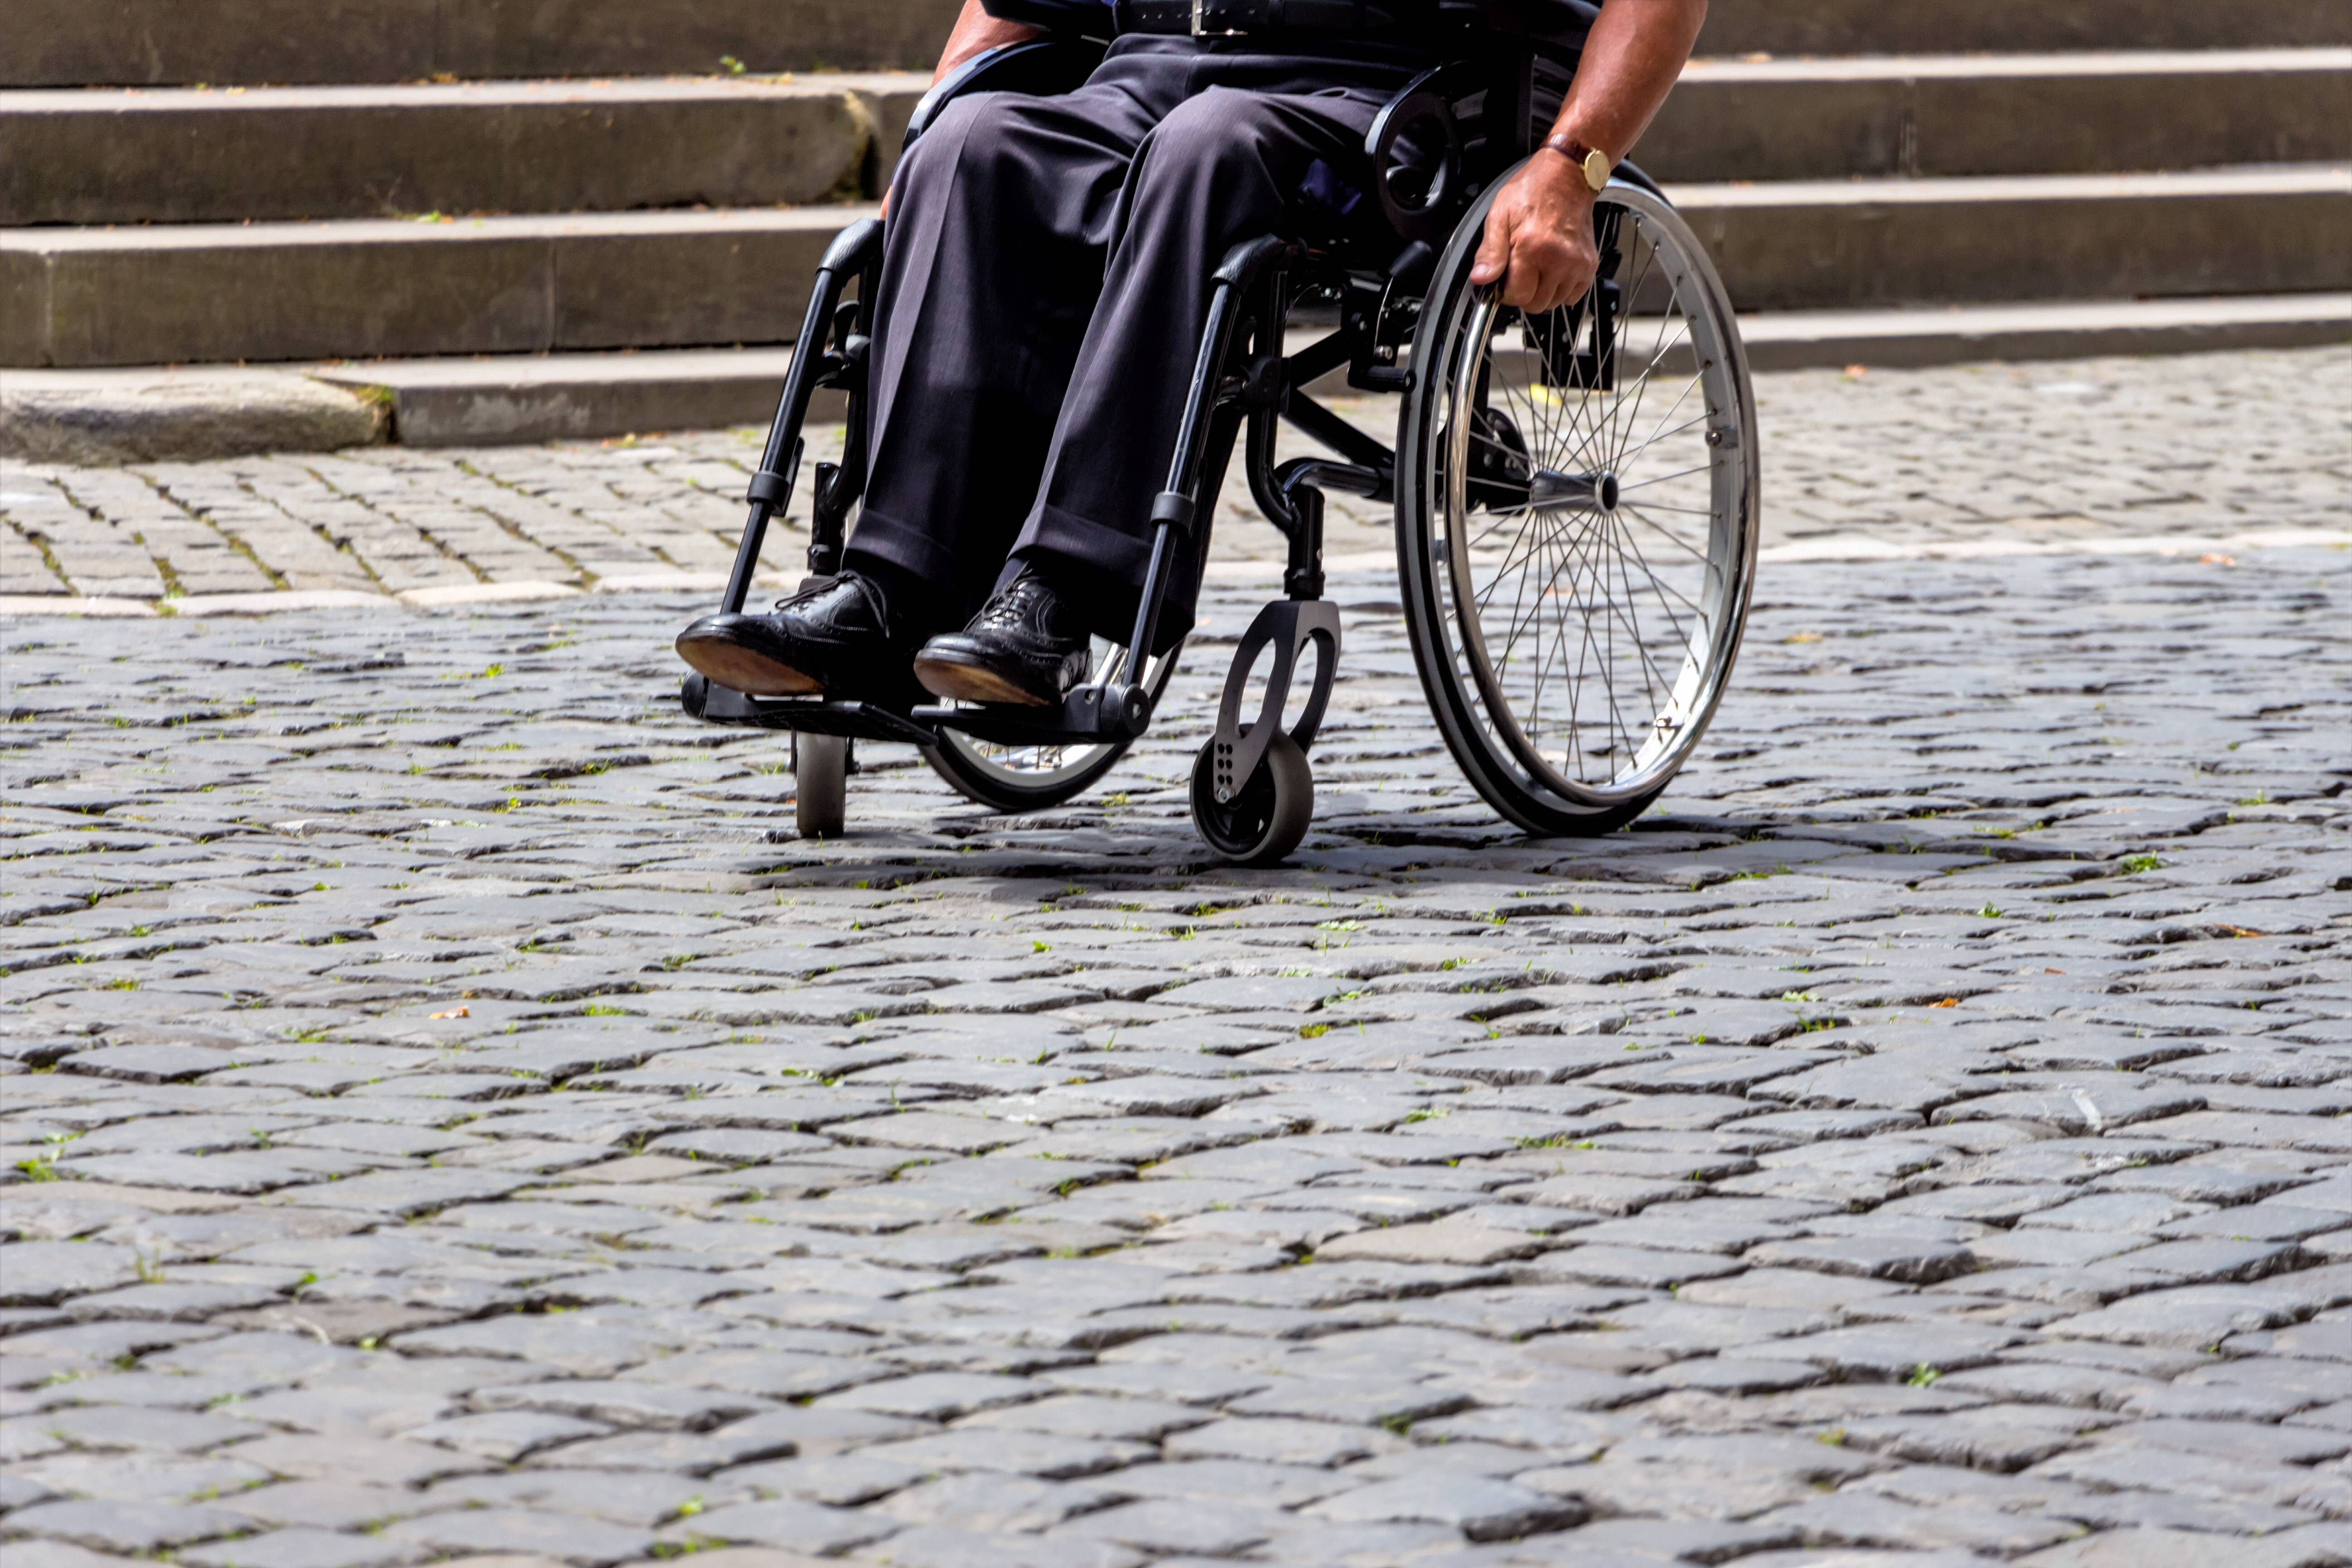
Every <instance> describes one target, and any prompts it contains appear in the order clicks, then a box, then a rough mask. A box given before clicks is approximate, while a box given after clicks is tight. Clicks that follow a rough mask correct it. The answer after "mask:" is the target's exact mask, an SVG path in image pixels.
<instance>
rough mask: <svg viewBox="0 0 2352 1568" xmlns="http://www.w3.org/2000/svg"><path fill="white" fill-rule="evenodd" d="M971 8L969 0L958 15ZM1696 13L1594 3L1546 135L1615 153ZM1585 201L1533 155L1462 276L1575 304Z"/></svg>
mask: <svg viewBox="0 0 2352 1568" xmlns="http://www.w3.org/2000/svg"><path fill="white" fill-rule="evenodd" d="M978 5H979V0H971V4H970V5H967V7H966V11H965V14H966V15H967V16H969V15H970V14H971V11H972V10H975V9H977V7H978ZM1705 19H1706V0H1602V5H1601V19H1600V20H1599V21H1597V22H1595V23H1593V24H1592V34H1591V37H1589V38H1587V39H1586V40H1585V44H1584V58H1583V60H1582V61H1581V63H1580V64H1579V65H1578V67H1577V70H1576V80H1575V82H1574V83H1573V84H1571V85H1570V88H1569V92H1568V98H1567V100H1565V101H1564V102H1562V103H1561V104H1560V106H1559V119H1558V120H1555V121H1553V122H1552V128H1551V133H1552V134H1553V135H1556V136H1563V137H1565V138H1567V139H1568V140H1570V141H1573V142H1582V143H1583V144H1584V145H1585V146H1587V147H1592V148H1597V149H1599V150H1600V151H1601V153H1604V154H1605V155H1606V156H1607V157H1608V158H1609V159H1610V161H1611V162H1612V163H1614V162H1615V161H1617V160H1618V159H1621V158H1622V157H1624V156H1625V154H1626V153H1627V152H1629V151H1631V150H1632V148H1633V143H1634V142H1637V141H1639V140H1640V139H1641V135H1642V132H1643V131H1645V130H1647V129H1648V128H1649V124H1650V120H1651V117H1652V116H1654V115H1655V114H1656V113H1657V112H1658V106H1659V105H1660V104H1662V103H1664V102H1665V100H1666V93H1667V90H1668V89H1671V88H1672V87H1673V86H1674V85H1675V78H1676V77H1678V76H1680V75H1681V74H1682V68H1683V65H1684V63H1685V61H1687V60H1688V59H1689V58H1690V52H1691V45H1692V44H1693V43H1694V42H1696V40H1697V38H1698V26H1699V24H1700V23H1701V22H1702V21H1704V20H1705ZM958 31H959V32H961V28H959V29H958ZM1594 197H1595V192H1594V191H1593V189H1592V187H1591V186H1590V185H1588V184H1585V180H1584V174H1583V171H1582V170H1580V169H1579V168H1578V167H1577V166H1576V164H1574V163H1571V162H1570V160H1569V159H1568V157H1567V156H1566V155H1565V154H1563V153H1559V152H1557V151H1553V150H1549V149H1547V150H1540V151H1538V153H1536V155H1535V157H1534V158H1533V159H1531V160H1530V161H1529V162H1528V165H1527V167H1526V168H1524V169H1521V170H1520V171H1519V172H1518V173H1517V174H1515V175H1513V176H1512V177H1511V178H1510V179H1508V180H1507V181H1505V182H1504V184H1503V187H1502V189H1501V190H1499V191H1497V192H1496V194H1495V205H1494V206H1493V207H1492V208H1491V209H1490V210H1489V211H1488V212H1487V214H1486V237H1485V238H1484V239H1483V241H1482V242H1481V243H1480V245H1479V247H1478V258H1477V261H1476V263H1475V265H1474V266H1473V267H1472V268H1470V280H1471V281H1472V282H1474V283H1492V282H1494V281H1495V280H1496V279H1498V278H1499V279H1502V280H1503V300H1504V302H1505V303H1507V304H1512V305H1517V306H1519V307H1520V308H1521V309H1523V310H1530V311H1542V310H1553V309H1556V308H1557V307H1559V306H1561V305H1565V304H1567V303H1568V302H1569V301H1570V300H1575V299H1578V298H1580V297H1581V296H1582V295H1583V293H1584V291H1585V290H1586V289H1590V288H1591V287H1592V275H1593V273H1594V271H1595V270H1596V269H1597V268H1599V266H1600V256H1599V253H1598V251H1597V249H1596V247H1595V245H1594V242H1593V237H1592V204H1593V200H1594Z"/></svg>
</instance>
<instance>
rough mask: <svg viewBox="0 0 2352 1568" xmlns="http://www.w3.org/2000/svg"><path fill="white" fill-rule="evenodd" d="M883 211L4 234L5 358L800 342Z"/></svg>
mask: <svg viewBox="0 0 2352 1568" xmlns="http://www.w3.org/2000/svg"><path fill="white" fill-rule="evenodd" d="M873 211H874V209H873V208H872V207H871V206H824V207H798V208H782V209H764V208H753V209H749V210H746V209H742V208H730V209H724V210H719V211H713V212H652V213H589V214H581V215H576V216H552V217H551V216H533V217H488V218H466V219H458V220H454V221H445V222H439V223H403V222H397V221H392V220H386V219H353V220H348V221H341V222H334V223H270V224H260V223H257V224H184V225H173V226H158V227H152V228H121V229H95V228H74V229H12V230H6V231H0V364H10V365H41V364H51V365H106V364H149V363H194V362H198V361H205V360H309V359H321V358H328V357H332V356H339V355H366V356H370V357H373V356H378V355H392V354H447V353H543V352H546V351H549V350H559V349H607V348H639V347H670V346H696V347H701V346H709V345H711V344H736V343H772V342H783V341H788V340H789V339H790V338H791V337H792V336H793V333H794V332H795V331H798V329H799V326H800V319H801V312H802V310H804V309H805V308H806V306H807V303H808V289H809V282H810V279H811V277H812V275H813V274H814V272H815V270H816V264H817V260H818V258H820V257H821V256H823V255H824V247H825V246H826V245H827V244H829V243H830V242H831V241H832V239H833V237H834V236H835V235H836V234H837V233H839V232H840V230H841V228H842V226H844V225H845V224H846V223H848V222H850V221H851V220H852V219H854V218H857V217H861V216H871V215H872V213H873Z"/></svg>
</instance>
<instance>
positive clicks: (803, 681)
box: [677, 638, 824, 697]
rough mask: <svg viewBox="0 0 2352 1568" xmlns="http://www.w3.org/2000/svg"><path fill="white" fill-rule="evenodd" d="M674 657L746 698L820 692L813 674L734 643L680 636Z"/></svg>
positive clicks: (805, 694) (791, 695)
mask: <svg viewBox="0 0 2352 1568" xmlns="http://www.w3.org/2000/svg"><path fill="white" fill-rule="evenodd" d="M677 657H678V658H682V659H684V660H686V662H687V663H688V664H690V665H692V666H693V667H694V668H696V669H698V670H699V671H701V673H702V674H704V675H705V676H708V677H709V679H710V680H711V681H712V682H713V683H714V684H717V685H719V686H723V687H725V688H727V689H728V690H730V691H740V692H741V693H743V695H744V696H746V697H817V696H822V695H823V694H824V687H823V686H821V685H819V684H818V683H817V681H816V680H815V679H814V678H813V677H811V676H808V675H806V674H803V672H802V671H800V670H797V669H794V668H793V667H792V666H790V665H788V664H780V663H778V662H777V661H776V660H774V659H772V658H768V657H767V656H766V655H765V654H760V653H754V652H752V651H751V649H750V648H748V647H740V646H739V645H737V644H735V643H729V642H719V641H717V640H715V639H714V640H710V641H703V640H701V639H697V640H696V641H693V642H688V641H686V640H685V639H684V638H680V639H679V640H678V644H677Z"/></svg>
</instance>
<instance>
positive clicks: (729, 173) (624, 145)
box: [0, 48, 2352, 225]
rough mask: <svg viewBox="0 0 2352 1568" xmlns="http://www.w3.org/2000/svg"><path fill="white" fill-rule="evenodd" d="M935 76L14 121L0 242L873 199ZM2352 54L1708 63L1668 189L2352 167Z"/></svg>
mask: <svg viewBox="0 0 2352 1568" xmlns="http://www.w3.org/2000/svg"><path fill="white" fill-rule="evenodd" d="M927 80H928V79H927V78H925V77H923V76H921V75H919V74H915V73H907V72H895V73H870V74H864V75H847V74H841V75H833V74H826V75H818V76H811V77H800V78H794V79H759V78H751V77H744V78H717V79H713V78H694V77H686V78H646V79H623V80H616V81H593V82H574V81H530V82H484V83H461V84H452V85H435V84H423V85H415V84H412V85H407V86H398V87H383V86H358V87H301V88H256V89H250V90H245V89H239V90H233V91H231V90H206V91H203V92H198V91H196V90H194V89H161V90H139V89H125V90H99V91H89V90H84V91H73V92H66V91H28V92H21V93H14V94H9V95H7V96H6V97H5V100H0V225H27V224H59V223H79V224H106V223H219V222H235V221H240V220H246V219H251V220H256V221H280V220H289V219H301V218H340V217H374V216H394V215H398V214H405V213H423V212H435V213H512V212H542V213H545V212H593V211H606V212H611V211H625V210H630V209H635V208H646V207H667V206H690V205H698V204H699V205H709V206H713V207H730V206H760V205H781V204H792V203H801V202H809V201H814V200H818V199H821V198H823V197H825V196H827V195H832V194H834V193H835V192H843V191H845V192H846V193H848V194H851V195H865V196H869V197H870V196H876V195H879V194H880V192H881V189H882V188H883V186H884V184H887V180H888V178H889V174H890V172H891V170H892V169H893V168H894V167H895V166H896V163H897V153H898V143H899V142H900V140H901V139H902V137H903V136H904V134H905V131H906V123H907V117H908V115H909V114H910V113H912V112H913V110H914V106H915V102H916V100H918V99H919V97H920V96H921V93H922V90H923V88H924V86H925V84H926V82H927ZM2347 100H2352V48H2342V49H2270V50H2234V51H2224V50H2213V51H2206V52H2203V53H2189V52H2171V53H2103V54H2088V55H2042V56H2004V57H1997V58H1982V57H1953V56H1906V57H1897V58H1869V59H1845V60H1816V61H1807V60H1775V61H1770V62H1766V63H1760V64H1759V63H1745V62H1739V61H1724V60H1701V61H1698V62H1696V63H1695V64H1694V65H1693V66H1692V67H1691V68H1690V69H1689V70H1688V71H1687V72H1686V73H1685V76H1684V79H1683V83H1682V85H1681V87H1680V88H1679V89H1676V91H1675V95H1674V96H1673V97H1672V98H1670V99H1669V100H1667V102H1666V107H1665V109H1664V111H1663V112H1662V113H1661V114H1660V115H1659V117H1658V121H1657V122H1656V123H1655V124H1654V125H1653V126H1652V127H1651V129H1650V131H1649V133H1648V134H1647V135H1645V136H1644V137H1643V141H1642V144H1641V146H1640V147H1638V148H1637V149H1635V156H1636V157H1637V158H1638V159H1639V160H1640V162H1641V163H1642V164H1643V167H1644V168H1646V169H1648V170H1649V172H1650V173H1651V174H1654V175H1655V176H1657V177H1658V178H1660V179H1665V180H1674V181H1685V182H1696V181H1708V182H1728V181H1737V180H1789V179H1838V178H1844V177H1846V176H1849V175H1858V176H1863V177H1881V178H1884V177H1895V176H1906V175H1927V176H1946V175H1982V174H2059V173H2102V172H2108V171H2121V170H2134V169H2154V168H2191V167H2199V166H2204V165H2214V164H2236V163H2305V162H2319V161H2323V160H2328V159H2342V158H2352V113H2347V112H2345V111H2344V110H2346V108H2347Z"/></svg>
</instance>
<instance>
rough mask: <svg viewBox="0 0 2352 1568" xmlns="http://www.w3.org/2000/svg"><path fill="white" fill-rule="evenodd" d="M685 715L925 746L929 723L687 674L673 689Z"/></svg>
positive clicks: (930, 741) (934, 739) (931, 740)
mask: <svg viewBox="0 0 2352 1568" xmlns="http://www.w3.org/2000/svg"><path fill="white" fill-rule="evenodd" d="M677 696H678V703H679V705H680V706H681V707H683V708H684V709H685V710H686V712H687V717H688V718H690V719H699V720H701V721H703V722H705V723H707V724H742V725H747V726H749V727H751V728H752V729H755V730H791V731H794V732H795V733H799V734H804V735H841V736H845V737H846V738H848V739H850V740H854V741H896V742H902V743H904V744H906V745H909V746H929V745H935V744H937V743H938V741H939V737H938V735H936V734H935V733H933V731H932V729H931V727H930V726H929V724H925V723H923V722H921V721H918V720H914V719H910V718H908V717H907V716H906V715H905V714H902V713H894V712H892V711H891V710H889V709H887V708H878V707H876V706H875V705H874V704H873V703H871V702H828V701H826V700H824V699H823V698H821V697H746V696H745V695H744V694H743V693H741V692H740V691H730V690H729V689H727V688H726V687H723V686H713V685H712V684H711V683H710V681H709V679H708V678H706V677H704V676H701V675H689V676H688V677H687V678H686V684H685V685H684V686H683V687H681V688H680V689H679V690H678V694H677Z"/></svg>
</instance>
